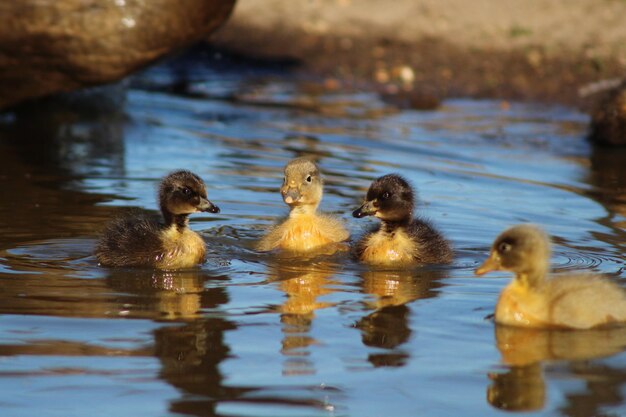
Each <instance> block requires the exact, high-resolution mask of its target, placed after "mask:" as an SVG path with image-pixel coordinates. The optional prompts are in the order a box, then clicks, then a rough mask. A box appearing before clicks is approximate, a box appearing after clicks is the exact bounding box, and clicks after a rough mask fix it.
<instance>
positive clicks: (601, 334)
mask: <svg viewBox="0 0 626 417" xmlns="http://www.w3.org/2000/svg"><path fill="white" fill-rule="evenodd" d="M495 336H496V345H497V347H498V350H499V351H500V354H501V355H502V361H503V362H504V364H505V365H507V366H508V370H507V371H506V372H502V373H493V374H490V375H489V378H490V379H491V381H492V382H491V385H490V386H489V387H488V388H487V400H488V401H489V403H490V404H491V405H493V406H494V407H497V408H500V409H503V410H510V411H531V410H539V409H542V408H543V407H544V404H545V398H546V382H545V380H544V369H543V363H544V362H552V361H567V362H566V365H567V368H568V372H569V373H570V374H572V375H573V376H575V377H576V378H580V379H582V380H584V381H586V383H587V391H586V392H585V393H584V394H581V393H577V394H568V397H569V399H570V401H569V404H568V405H567V406H566V407H565V409H563V410H562V411H563V413H564V414H565V415H569V416H588V415H598V414H599V413H600V411H601V409H602V407H603V406H606V405H614V404H620V403H621V402H622V401H623V400H624V398H623V395H622V394H621V393H620V388H621V386H623V384H624V383H625V382H626V371H625V370H621V369H611V368H610V367H609V366H606V365H602V364H598V363H593V362H589V360H591V359H598V358H603V357H607V356H611V355H615V354H617V353H620V352H622V351H623V350H624V349H626V328H623V327H618V328H611V329H595V330H583V331H571V330H540V329H526V328H516V327H509V326H502V325H496V328H495ZM607 392H610V393H612V395H607ZM576 400H577V401H576ZM577 403H579V404H577ZM582 404H584V405H585V406H584V407H583V408H584V409H585V411H584V412H582V410H581V407H582Z"/></svg>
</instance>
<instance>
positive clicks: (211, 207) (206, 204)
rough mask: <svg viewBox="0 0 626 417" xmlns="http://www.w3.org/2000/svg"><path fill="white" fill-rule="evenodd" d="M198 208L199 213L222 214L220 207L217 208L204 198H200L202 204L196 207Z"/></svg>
mask: <svg viewBox="0 0 626 417" xmlns="http://www.w3.org/2000/svg"><path fill="white" fill-rule="evenodd" d="M196 208H197V209H198V211H208V212H211V213H219V212H220V208H219V207H218V206H216V205H215V204H213V203H211V202H210V201H209V200H207V199H206V198H202V197H200V204H198V205H197V206H196Z"/></svg>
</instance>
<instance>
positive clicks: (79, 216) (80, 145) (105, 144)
mask: <svg viewBox="0 0 626 417" xmlns="http://www.w3.org/2000/svg"><path fill="white" fill-rule="evenodd" d="M107 94H108V93H107ZM111 94H112V95H116V94H123V93H122V92H117V91H114V92H112V93H111ZM105 102H106V100H101V99H96V100H93V101H87V102H82V101H81V102H80V103H74V102H70V103H63V102H58V101H52V100H51V101H49V102H48V101H46V102H43V103H39V104H37V105H32V106H26V107H23V108H21V109H19V110H16V111H15V113H13V114H11V115H5V116H4V118H3V119H0V155H2V161H1V163H0V200H1V201H2V202H3V204H1V205H0V229H2V230H3V234H2V235H1V236H0V248H1V247H10V246H9V245H14V244H15V243H16V242H19V241H23V240H28V239H27V238H26V237H25V236H24V237H22V236H23V235H24V233H25V231H31V230H34V231H36V234H37V236H38V238H39V239H44V238H50V239H58V238H60V237H64V236H67V237H76V236H85V235H90V234H91V233H92V232H93V228H94V224H96V222H97V221H98V220H102V219H105V218H109V217H111V213H112V210H111V209H110V208H108V207H102V206H96V204H97V203H100V202H102V201H104V200H105V198H104V197H103V196H99V195H94V194H87V193H83V192H78V191H76V189H77V188H78V187H77V182H76V180H77V179H80V178H82V177H83V176H84V175H86V174H96V173H98V174H103V175H108V176H117V177H119V176H121V175H122V173H123V155H124V153H123V149H124V142H123V140H122V135H123V125H124V122H125V118H124V116H123V114H122V113H121V111H122V110H123V107H115V108H113V107H110V106H107V105H105V104H103V103H105ZM86 103H98V104H97V105H95V104H94V105H92V106H89V105H86ZM17 196H19V198H16V197H17ZM16 213H19V215H16ZM87 213H88V215H87ZM5 240H6V241H5Z"/></svg>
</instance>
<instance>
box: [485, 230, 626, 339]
mask: <svg viewBox="0 0 626 417" xmlns="http://www.w3.org/2000/svg"><path fill="white" fill-rule="evenodd" d="M549 262H550V239H549V238H548V236H547V235H546V234H545V232H543V230H541V229H540V228H539V227H537V226H534V225H530V224H522V225H517V226H513V227H511V228H510V229H507V230H505V231H504V232H502V234H500V236H498V237H497V238H496V240H495V242H494V243H493V246H492V248H491V253H490V255H489V258H487V260H486V261H485V262H484V263H483V264H482V265H481V266H480V267H479V268H478V269H476V275H483V274H485V273H487V272H490V271H510V272H513V273H514V274H515V278H514V279H513V281H512V282H511V283H510V284H509V285H508V286H507V287H506V288H505V289H504V290H503V291H502V293H501V294H500V298H499V299H498V304H497V305H496V312H495V320H496V322H498V323H501V324H506V325H512V326H523V327H534V328H573V329H589V328H592V327H597V326H603V325H608V324H612V323H618V322H624V321H626V293H625V292H624V290H623V289H622V288H621V287H619V286H618V285H617V284H615V283H613V282H610V281H608V280H606V279H604V278H602V277H600V276H594V275H591V274H578V275H572V276H565V275H561V276H556V277H553V278H549V277H548V274H549V269H550V265H549Z"/></svg>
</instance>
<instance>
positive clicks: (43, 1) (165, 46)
mask: <svg viewBox="0 0 626 417" xmlns="http://www.w3.org/2000/svg"><path fill="white" fill-rule="evenodd" d="M234 4H235V0H183V1H181V0H149V1H146V0H11V1H1V2H0V109H3V108H7V107H9V106H11V105H14V104H16V103H19V102H21V101H24V100H27V99H30V98H35V97H41V96H45V95H48V94H52V93H56V92H65V91H72V90H75V89H77V88H81V87H84V86H92V85H97V84H103V83H109V82H112V81H115V80H118V79H120V78H123V77H125V76H126V75H128V74H130V73H131V72H133V71H136V70H137V69H139V68H142V67H144V66H146V65H148V64H150V63H151V62H153V61H154V60H155V59H157V58H159V57H161V56H163V55H165V54H168V53H170V52H172V51H174V50H176V49H179V48H181V47H184V46H186V45H189V44H190V43H193V42H195V41H198V40H200V39H204V38H206V36H207V35H208V34H209V33H210V32H212V31H213V30H215V29H216V28H217V27H218V26H219V25H220V24H221V23H222V22H224V21H225V20H226V18H227V17H228V16H229V15H230V13H231V11H232V9H233V6H234Z"/></svg>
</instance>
